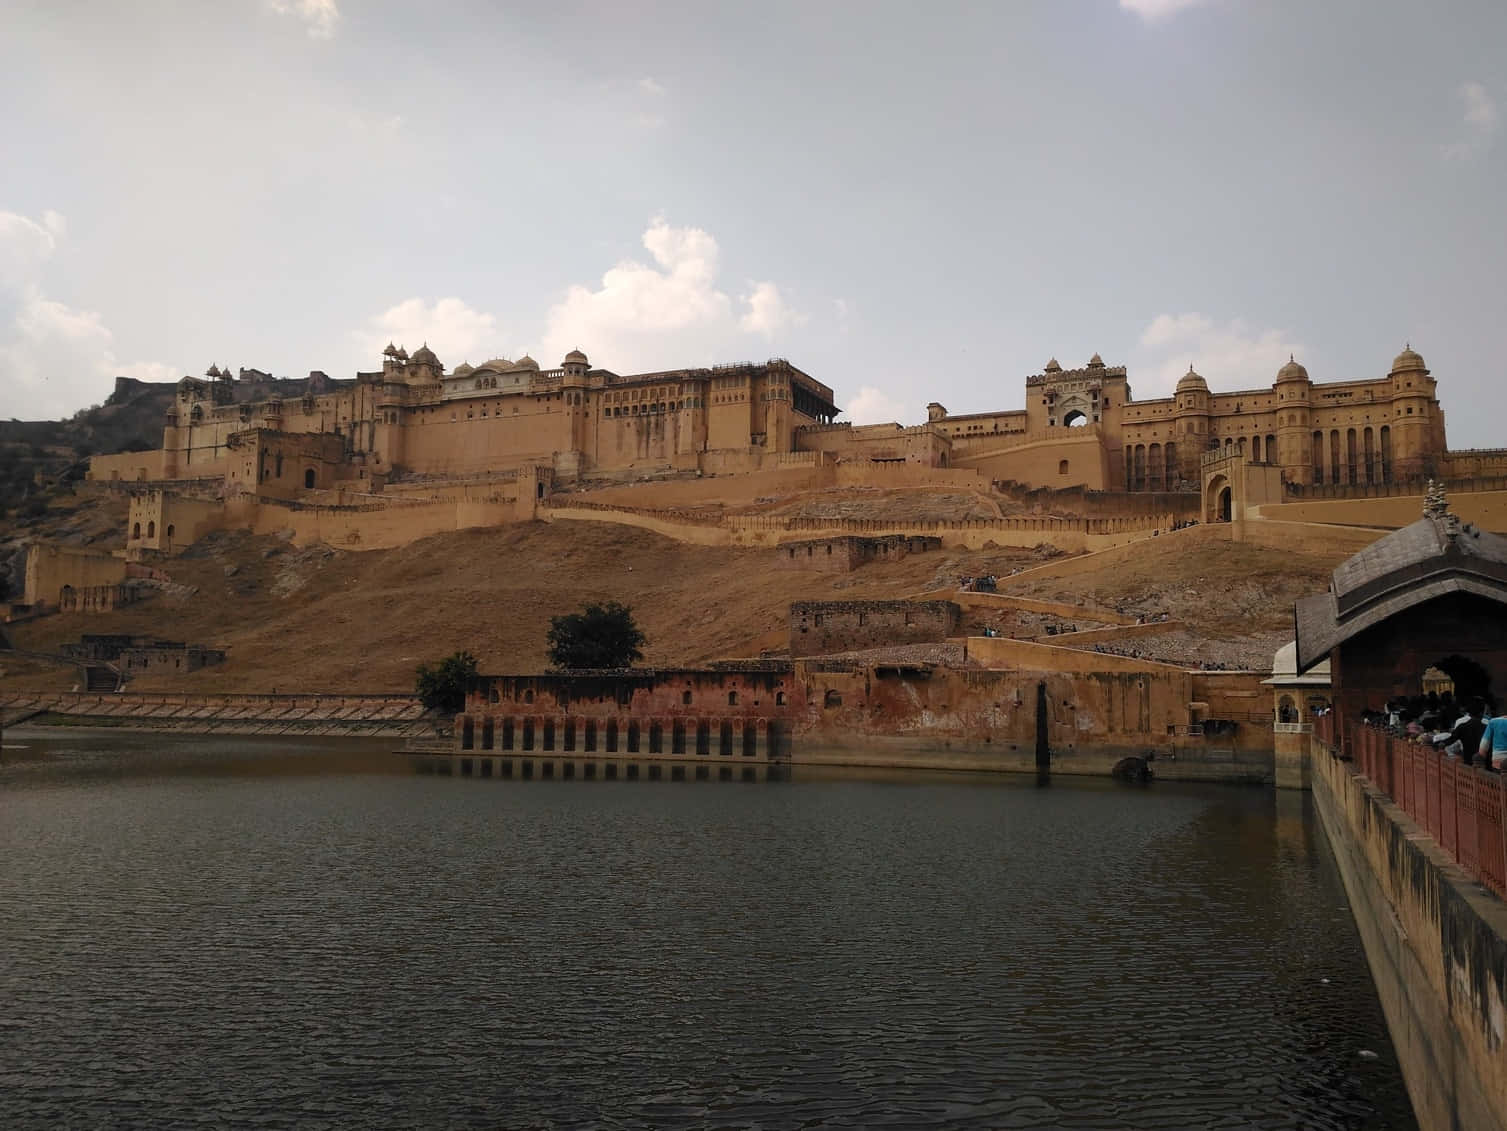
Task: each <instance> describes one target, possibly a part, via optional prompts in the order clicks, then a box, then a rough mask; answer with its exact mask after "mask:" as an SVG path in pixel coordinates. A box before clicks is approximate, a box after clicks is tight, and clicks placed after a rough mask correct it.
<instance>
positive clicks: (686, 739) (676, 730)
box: [461, 715, 784, 758]
mask: <svg viewBox="0 0 1507 1131" xmlns="http://www.w3.org/2000/svg"><path fill="white" fill-rule="evenodd" d="M761 729H762V731H763V736H764V739H765V742H766V743H767V744H768V746H769V747H770V748H771V749H773V748H776V747H777V746H778V745H779V743H780V742H781V741H782V737H783V734H784V732H783V730H782V729H781V724H780V723H779V722H778V721H775V720H769V721H767V722H765V724H764V726H763V727H762V728H760V726H759V724H758V723H757V722H755V721H753V720H743V721H741V722H738V721H735V720H732V719H722V720H715V719H673V720H670V721H669V725H668V726H666V723H665V722H664V721H662V720H658V719H655V720H651V721H650V722H649V723H648V724H647V725H645V724H643V723H641V722H640V721H639V720H638V719H629V720H628V721H627V723H625V724H624V723H619V721H618V720H617V719H608V720H606V722H605V723H599V722H598V721H597V720H596V719H582V720H577V719H573V718H568V719H565V720H564V721H563V722H561V723H559V724H557V723H556V721H555V720H554V719H532V718H525V719H513V718H511V717H508V718H503V719H501V720H497V719H492V718H484V719H482V720H481V722H480V726H478V725H477V720H475V719H473V718H471V717H470V716H469V715H468V716H466V718H465V719H464V720H462V722H461V749H462V750H477V749H480V750H545V751H559V752H564V753H583V754H596V753H605V754H691V753H695V754H704V755H710V754H713V753H716V754H722V755H731V754H735V753H737V754H742V755H744V756H745V757H750V758H751V757H754V756H755V755H756V754H757V753H758V752H759V738H760V731H761ZM478 732H479V733H478Z"/></svg>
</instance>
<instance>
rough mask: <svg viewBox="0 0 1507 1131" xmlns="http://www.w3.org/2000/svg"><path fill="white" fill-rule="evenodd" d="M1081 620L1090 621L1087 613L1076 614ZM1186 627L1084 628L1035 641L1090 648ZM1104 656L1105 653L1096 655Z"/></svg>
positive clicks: (1152, 623)
mask: <svg viewBox="0 0 1507 1131" xmlns="http://www.w3.org/2000/svg"><path fill="white" fill-rule="evenodd" d="M1075 615H1076V617H1077V619H1079V620H1088V619H1090V618H1089V616H1088V614H1087V613H1085V612H1081V611H1080V612H1079V613H1077V614H1075ZM1184 627H1186V626H1185V624H1184V622H1183V621H1180V620H1162V621H1149V622H1147V623H1145V624H1117V625H1111V626H1110V627H1109V628H1084V629H1079V630H1078V631H1077V632H1055V633H1043V634H1041V635H1039V636H1036V637H1034V638H1033V639H1035V640H1037V641H1039V642H1041V643H1052V644H1055V645H1056V646H1057V647H1059V648H1088V649H1089V650H1090V651H1092V649H1093V646H1094V645H1095V644H1114V643H1119V642H1120V641H1121V640H1134V639H1135V638H1136V637H1138V636H1159V635H1161V634H1162V633H1164V632H1177V631H1179V630H1181V629H1182V628H1184ZM1096 654H1097V655H1103V653H1096Z"/></svg>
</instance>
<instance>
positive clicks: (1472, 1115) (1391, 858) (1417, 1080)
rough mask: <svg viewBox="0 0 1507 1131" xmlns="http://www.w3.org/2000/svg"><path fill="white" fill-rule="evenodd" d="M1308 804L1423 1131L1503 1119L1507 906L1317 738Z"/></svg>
mask: <svg viewBox="0 0 1507 1131" xmlns="http://www.w3.org/2000/svg"><path fill="white" fill-rule="evenodd" d="M1312 759H1313V794H1314V801H1315V807H1316V809H1317V810H1318V814H1319V819H1320V822H1321V823H1322V825H1323V828H1324V832H1325V834H1326V835H1327V836H1328V838H1329V843H1330V845H1331V846H1332V847H1333V849H1334V855H1335V860H1336V861H1337V862H1338V865H1339V870H1340V875H1341V876H1342V878H1343V880H1344V884H1345V891H1346V893H1347V894H1348V896H1349V899H1350V908H1351V911H1352V912H1353V913H1354V916H1355V922H1356V926H1357V927H1358V928H1359V929H1360V936H1361V941H1362V943H1363V944H1364V946H1365V951H1366V959H1367V961H1368V963H1369V964H1370V967H1371V975H1372V978H1373V979H1374V981H1375V983H1376V989H1377V993H1378V995H1379V996H1380V998H1381V1004H1382V1009H1383V1011H1384V1012H1385V1013H1386V1017H1387V1025H1388V1027H1389V1028H1390V1030H1391V1033H1392V1040H1393V1042H1394V1044H1395V1045H1396V1048H1397V1055H1398V1058H1399V1060H1400V1062H1401V1066H1402V1072H1403V1077H1404V1079H1405V1080H1406V1082H1407V1087H1408V1094H1409V1095H1410V1097H1411V1098H1412V1101H1413V1109H1414V1111H1415V1112H1416V1114H1417V1116H1418V1122H1419V1126H1421V1127H1423V1128H1424V1129H1425V1131H1432V1129H1434V1128H1439V1129H1441V1131H1442V1129H1444V1128H1450V1129H1460V1128H1466V1129H1468V1128H1488V1127H1507V1048H1504V1045H1503V1038H1504V1030H1507V904H1503V902H1502V901H1501V900H1499V899H1497V898H1496V897H1495V896H1494V895H1492V894H1490V893H1488V892H1486V891H1485V890H1484V889H1482V888H1481V887H1480V886H1479V885H1477V884H1475V883H1472V882H1471V880H1470V879H1469V878H1468V877H1467V876H1466V875H1465V873H1464V872H1463V871H1461V870H1460V868H1459V867H1458V865H1456V864H1455V863H1454V862H1453V861H1452V860H1451V859H1450V858H1449V856H1448V855H1446V854H1445V852H1444V851H1443V850H1442V849H1441V848H1440V847H1439V845H1438V844H1436V843H1435V842H1434V840H1433V839H1432V838H1431V837H1429V836H1428V834H1427V833H1425V832H1424V831H1423V830H1421V829H1419V828H1418V826H1417V825H1415V824H1414V823H1413V822H1412V821H1411V820H1410V819H1409V818H1408V816H1407V815H1406V814H1405V813H1403V812H1402V810H1401V809H1399V808H1398V807H1397V805H1395V804H1394V803H1393V802H1392V800H1391V799H1390V798H1388V797H1387V796H1386V795H1385V794H1383V793H1381V792H1380V791H1378V790H1377V789H1376V788H1375V787H1374V786H1373V785H1371V783H1370V782H1368V781H1367V780H1366V778H1365V777H1363V776H1362V775H1361V774H1359V773H1358V772H1357V771H1356V769H1355V768H1354V765H1353V763H1350V762H1342V761H1340V760H1339V759H1338V758H1336V757H1334V756H1333V755H1332V754H1330V753H1329V752H1328V750H1326V749H1324V748H1323V747H1321V746H1320V745H1319V744H1318V743H1315V744H1314V746H1313V751H1312Z"/></svg>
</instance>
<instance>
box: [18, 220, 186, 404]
mask: <svg viewBox="0 0 1507 1131" xmlns="http://www.w3.org/2000/svg"><path fill="white" fill-rule="evenodd" d="M67 230H68V228H67V224H66V222H65V221H64V219H63V217H62V216H61V215H59V214H58V213H56V212H52V211H47V212H43V213H42V217H41V219H40V220H39V221H38V220H32V219H29V218H28V217H26V216H21V215H18V214H17V213H14V212H0V416H18V417H22V418H24V419H29V420H37V419H58V418H61V417H64V416H67V415H68V414H69V413H71V412H73V411H74V410H76V409H77V408H78V407H79V406H80V405H83V404H88V403H90V402H98V401H100V400H102V399H103V398H104V396H105V395H106V394H107V393H108V392H109V384H108V383H109V381H110V380H111V378H113V377H116V376H139V377H141V378H142V379H143V380H172V379H173V377H175V376H176V375H177V370H176V369H174V368H173V367H171V366H168V365H165V364H163V363H161V362H156V361H147V362H135V363H132V364H129V365H123V364H121V363H120V362H119V361H118V360H117V359H116V357H115V352H114V348H113V341H114V336H113V335H112V334H111V332H110V330H109V327H107V326H106V325H105V324H104V320H103V319H102V318H101V316H100V315H99V314H98V313H97V312H95V311H90V310H78V309H76V308H74V307H71V306H69V305H68V304H67V303H64V302H59V301H58V300H56V299H53V298H49V297H48V296H47V294H46V293H45V292H44V290H43V288H42V279H41V275H42V272H43V270H44V268H45V266H46V264H47V261H48V260H49V259H51V258H52V255H53V253H54V252H55V251H56V250H57V248H58V246H59V244H60V243H61V242H62V240H63V238H64V236H65V235H66V233H67Z"/></svg>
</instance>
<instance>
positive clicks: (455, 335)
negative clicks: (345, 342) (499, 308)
mask: <svg viewBox="0 0 1507 1131" xmlns="http://www.w3.org/2000/svg"><path fill="white" fill-rule="evenodd" d="M497 336H498V335H497V319H496V318H495V317H494V316H493V315H491V314H487V313H485V312H484V311H480V310H473V309H472V308H471V307H469V306H467V305H466V304H465V303H464V302H462V301H461V300H460V299H458V298H442V299H436V300H435V301H434V302H432V303H431V302H427V301H425V300H424V299H422V298H408V299H404V300H403V301H402V302H400V303H398V304H397V305H396V306H392V307H389V308H388V309H386V310H384V311H383V312H382V313H381V314H378V315H375V316H373V317H372V318H371V319H370V320H368V322H367V324H366V327H365V328H364V329H361V330H357V331H356V333H355V338H356V340H357V343H358V345H359V346H360V348H361V349H362V350H363V351H364V354H365V356H366V357H367V358H369V359H371V358H375V357H377V355H378V354H380V353H381V352H382V350H383V349H384V348H385V347H386V345H387V343H388V342H394V343H396V344H397V345H400V346H403V347H404V348H405V349H407V350H408V352H409V353H412V352H413V351H414V350H416V349H418V348H419V347H420V346H421V345H424V344H425V343H428V345H429V348H430V349H432V350H433V351H434V352H435V353H436V354H438V355H439V358H440V360H441V361H442V362H444V363H445V367H446V368H447V369H448V368H451V367H453V366H456V365H459V364H460V363H461V362H462V361H467V360H469V361H470V362H471V363H472V364H473V365H474V364H475V363H477V362H480V361H485V360H487V358H488V357H491V356H493V354H495V353H496V352H497V346H496V342H497Z"/></svg>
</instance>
